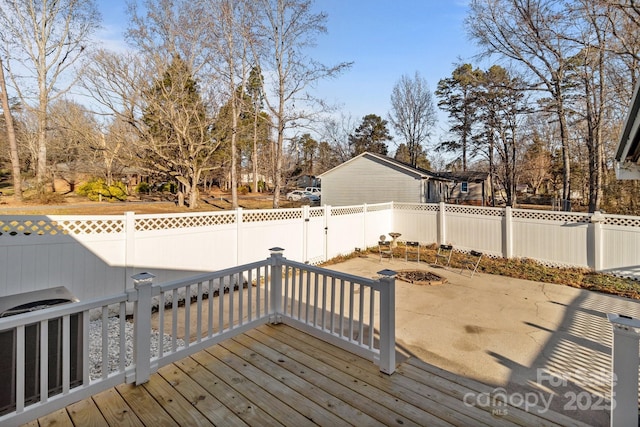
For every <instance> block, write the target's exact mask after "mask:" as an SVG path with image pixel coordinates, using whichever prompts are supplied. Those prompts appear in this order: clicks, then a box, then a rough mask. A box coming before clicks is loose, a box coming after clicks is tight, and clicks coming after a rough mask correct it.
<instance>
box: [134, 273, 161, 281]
mask: <svg viewBox="0 0 640 427" xmlns="http://www.w3.org/2000/svg"><path fill="white" fill-rule="evenodd" d="M154 277H156V275H155V274H151V273H148V272H146V271H144V272H142V273H138V274H134V275H133V276H131V278H132V279H133V280H135V281H138V282H140V281H144V280H151V279H153V278H154Z"/></svg>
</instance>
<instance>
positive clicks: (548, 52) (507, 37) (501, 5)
mask: <svg viewBox="0 0 640 427" xmlns="http://www.w3.org/2000/svg"><path fill="white" fill-rule="evenodd" d="M466 25H467V28H468V30H469V33H470V35H471V36H472V37H473V38H474V39H475V40H476V41H478V43H479V44H480V45H481V46H482V47H483V49H484V52H485V54H487V55H492V54H496V55H500V56H503V57H505V58H507V59H508V60H510V61H514V62H516V63H518V64H520V65H522V66H524V68H525V69H528V70H529V71H530V73H531V80H532V82H533V83H532V85H533V86H532V88H534V89H539V90H542V91H544V92H546V93H548V95H549V99H548V102H547V103H546V105H547V108H548V111H549V112H550V113H552V114H553V115H554V116H555V118H556V120H557V121H558V124H559V126H558V129H559V132H560V143H561V146H562V165H563V186H562V198H563V199H564V200H565V206H564V207H565V209H569V204H568V202H569V199H570V196H571V156H570V145H569V126H568V122H567V106H566V99H567V96H566V90H567V89H566V86H565V80H566V73H567V63H568V61H569V58H570V57H571V56H572V55H574V54H575V53H577V50H578V48H577V47H576V45H575V44H574V43H572V42H570V41H568V39H567V37H566V35H567V34H569V33H570V27H571V26H572V25H573V23H572V22H571V20H570V18H569V16H568V13H566V11H563V10H559V4H558V2H557V1H555V0H472V2H471V14H470V15H469V16H468V18H467V21H466Z"/></svg>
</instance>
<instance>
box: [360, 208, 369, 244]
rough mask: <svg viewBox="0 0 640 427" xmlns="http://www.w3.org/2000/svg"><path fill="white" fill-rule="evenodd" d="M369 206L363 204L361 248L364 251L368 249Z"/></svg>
mask: <svg viewBox="0 0 640 427" xmlns="http://www.w3.org/2000/svg"><path fill="white" fill-rule="evenodd" d="M367 212H368V211H367V204H366V203H363V204H362V242H361V243H360V247H361V248H363V249H364V250H366V249H367Z"/></svg>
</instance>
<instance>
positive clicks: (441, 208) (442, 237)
mask: <svg viewBox="0 0 640 427" xmlns="http://www.w3.org/2000/svg"><path fill="white" fill-rule="evenodd" d="M445 212H446V206H445V204H444V202H440V203H439V204H438V244H439V245H444V244H446V243H447V229H446V225H445V224H446V220H445Z"/></svg>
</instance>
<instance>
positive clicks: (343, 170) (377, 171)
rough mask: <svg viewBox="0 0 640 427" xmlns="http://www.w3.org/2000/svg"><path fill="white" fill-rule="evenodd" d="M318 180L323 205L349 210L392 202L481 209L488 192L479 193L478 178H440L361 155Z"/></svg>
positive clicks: (382, 158)
mask: <svg viewBox="0 0 640 427" xmlns="http://www.w3.org/2000/svg"><path fill="white" fill-rule="evenodd" d="M487 176H488V175H487ZM319 178H321V179H322V200H321V202H322V204H323V205H331V206H346V205H360V204H363V203H386V202H390V201H394V202H400V203H438V202H447V203H452V202H453V203H455V202H456V201H458V202H460V203H468V204H478V205H479V204H482V203H483V200H486V199H483V198H482V197H483V196H486V195H485V191H484V190H482V189H478V184H477V182H476V181H477V179H478V177H477V176H475V175H474V176H471V175H470V176H469V177H464V176H460V174H451V175H450V176H447V175H446V174H437V173H434V172H431V171H428V170H425V169H420V168H415V167H413V166H410V165H408V164H406V163H403V162H400V161H398V160H395V159H392V158H390V157H387V156H383V155H381V154H377V153H369V152H365V153H362V154H360V155H358V156H356V157H354V158H353V159H350V160H348V161H346V162H344V163H343V164H341V165H338V166H336V167H335V168H333V169H330V170H328V171H326V172H324V173H323V174H321V175H319ZM483 183H484V181H483ZM482 188H484V187H482ZM454 195H455V197H453V196H454ZM474 198H478V200H477V201H475V199H474Z"/></svg>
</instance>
